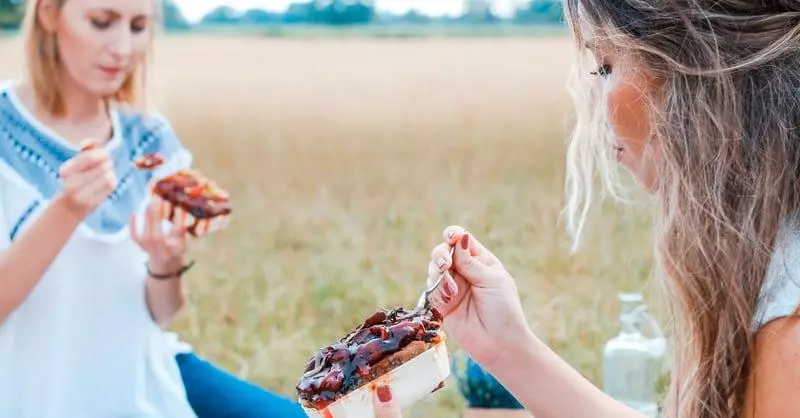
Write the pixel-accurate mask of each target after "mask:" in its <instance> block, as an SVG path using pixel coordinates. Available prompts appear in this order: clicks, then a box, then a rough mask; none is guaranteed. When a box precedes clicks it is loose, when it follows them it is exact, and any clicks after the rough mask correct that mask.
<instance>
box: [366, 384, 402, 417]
mask: <svg viewBox="0 0 800 418" xmlns="http://www.w3.org/2000/svg"><path fill="white" fill-rule="evenodd" d="M372 396H373V405H375V418H403V414H402V413H401V411H400V407H399V406H397V404H396V403H395V402H394V399H392V391H391V390H390V389H389V386H386V385H384V386H378V387H377V388H375V392H373V395H372Z"/></svg>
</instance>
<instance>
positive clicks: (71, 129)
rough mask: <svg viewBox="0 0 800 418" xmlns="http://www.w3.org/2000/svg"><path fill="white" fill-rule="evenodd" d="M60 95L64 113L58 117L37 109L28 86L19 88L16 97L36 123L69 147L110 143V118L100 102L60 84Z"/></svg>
mask: <svg viewBox="0 0 800 418" xmlns="http://www.w3.org/2000/svg"><path fill="white" fill-rule="evenodd" d="M62 93H63V100H64V105H65V106H64V109H65V112H64V114H63V115H60V116H55V115H53V114H51V113H49V112H47V111H45V110H43V109H42V107H41V106H39V105H38V102H37V98H36V94H35V93H34V90H33V86H31V85H30V84H28V83H23V84H22V85H20V86H19V88H18V91H17V96H18V97H19V99H20V101H22V103H23V104H24V105H25V107H27V108H28V109H29V111H30V112H31V113H32V114H33V115H34V116H35V117H36V118H37V119H39V120H40V121H41V122H42V123H44V124H45V125H48V126H49V127H50V128H51V129H53V130H54V131H55V132H58V133H59V134H60V135H61V136H63V137H64V139H66V140H68V141H69V142H70V143H73V144H75V145H77V144H78V143H80V142H81V141H83V140H84V139H86V138H92V139H94V140H96V141H99V142H101V143H102V142H105V141H107V140H108V139H110V137H111V134H112V124H111V118H110V116H109V114H108V109H107V108H106V104H105V102H104V101H103V100H101V99H100V98H98V97H97V96H95V95H93V94H91V93H89V92H87V91H86V90H85V89H82V88H80V87H78V86H77V85H75V84H74V83H70V82H66V83H64V85H63V86H62Z"/></svg>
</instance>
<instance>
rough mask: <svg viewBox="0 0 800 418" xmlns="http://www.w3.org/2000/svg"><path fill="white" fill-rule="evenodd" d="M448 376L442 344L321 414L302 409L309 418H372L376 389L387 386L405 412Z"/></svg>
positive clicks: (335, 403) (445, 346)
mask: <svg viewBox="0 0 800 418" xmlns="http://www.w3.org/2000/svg"><path fill="white" fill-rule="evenodd" d="M448 376H450V360H449V358H448V355H447V345H446V344H445V341H444V340H443V341H441V342H440V343H439V344H437V345H435V346H434V347H432V348H430V349H428V350H427V351H425V352H423V353H422V354H420V355H418V356H416V357H414V358H413V359H411V360H409V361H407V362H406V363H404V364H403V365H401V366H400V367H397V368H396V369H394V370H392V371H390V372H389V373H386V374H385V375H383V376H381V377H379V378H377V379H375V380H373V381H371V382H369V383H367V384H366V385H363V386H361V387H360V388H358V389H356V390H354V391H353V392H350V393H349V394H347V395H346V396H344V397H342V398H340V399H339V400H337V401H336V402H334V403H332V404H330V405H328V407H327V408H325V409H324V410H322V411H317V410H315V409H309V408H306V407H303V409H304V410H305V412H306V414H307V415H308V416H309V417H311V418H375V410H374V405H373V400H374V395H373V392H374V391H375V388H376V387H377V386H379V385H383V384H388V386H389V387H390V389H391V391H392V400H393V401H394V402H395V403H397V404H398V405H399V406H400V408H405V407H407V406H410V405H412V404H414V403H415V402H417V401H419V400H421V399H422V398H424V397H426V396H428V395H429V394H431V393H432V392H433V391H434V390H435V389H436V388H437V387H439V385H441V384H442V382H444V381H445V379H447V377H448Z"/></svg>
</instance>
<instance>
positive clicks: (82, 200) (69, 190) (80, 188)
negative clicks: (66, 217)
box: [58, 140, 117, 219]
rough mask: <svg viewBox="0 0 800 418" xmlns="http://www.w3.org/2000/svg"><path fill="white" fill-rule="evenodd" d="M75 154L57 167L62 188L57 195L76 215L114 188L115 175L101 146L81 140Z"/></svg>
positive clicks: (93, 206) (85, 212)
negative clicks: (77, 152)
mask: <svg viewBox="0 0 800 418" xmlns="http://www.w3.org/2000/svg"><path fill="white" fill-rule="evenodd" d="M81 148H82V149H83V151H81V152H80V153H79V154H78V155H76V156H75V157H73V158H72V159H70V160H69V161H67V162H65V163H64V164H63V165H62V166H61V168H60V169H59V175H60V176H61V181H62V182H63V189H62V192H61V195H60V196H59V197H58V199H60V200H61V202H63V203H65V204H66V205H65V206H66V208H67V209H68V210H69V211H70V212H71V213H72V214H74V215H76V216H77V217H79V218H80V219H83V218H85V217H86V216H88V215H89V214H90V213H92V211H94V210H95V209H96V208H97V207H98V206H100V204H101V203H103V201H104V200H105V199H106V198H107V197H108V196H109V195H110V194H111V193H112V192H113V191H114V190H115V189H116V187H117V175H116V173H115V172H114V165H113V163H112V161H111V156H110V155H109V154H108V151H107V150H105V149H104V148H99V147H97V146H96V145H94V142H93V141H90V140H87V141H84V143H83V144H82V146H81Z"/></svg>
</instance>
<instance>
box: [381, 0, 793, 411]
mask: <svg viewBox="0 0 800 418" xmlns="http://www.w3.org/2000/svg"><path fill="white" fill-rule="evenodd" d="M565 11H566V16H567V19H568V23H569V27H570V28H571V31H572V34H573V37H574V40H575V43H576V45H577V46H578V47H579V48H581V49H584V50H585V52H586V53H585V54H580V55H579V56H580V57H581V59H580V60H579V65H577V66H576V68H578V69H580V71H579V72H577V73H576V75H577V77H576V78H575V79H574V80H572V82H571V84H570V87H571V91H572V92H573V93H574V97H575V99H576V100H575V103H576V106H577V116H578V119H577V125H576V127H575V130H574V136H573V138H572V141H571V143H570V146H569V148H568V152H567V170H568V173H567V174H568V181H567V186H568V187H567V191H568V200H567V203H568V204H567V209H568V211H567V212H568V214H569V215H570V221H571V222H570V226H571V227H572V230H573V231H574V232H575V233H576V236H579V234H580V232H581V230H582V229H583V227H584V218H585V216H586V213H587V212H586V209H587V208H588V207H589V206H588V205H589V203H590V202H591V198H592V197H593V196H596V195H599V194H600V193H598V192H597V191H596V190H594V189H593V187H592V185H593V180H594V178H595V176H596V175H597V174H598V173H599V177H600V178H601V179H602V180H603V184H604V185H605V186H606V187H607V188H608V190H611V192H613V193H614V194H616V195H618V193H617V192H619V191H621V190H622V189H621V188H620V187H619V185H620V184H621V183H620V182H619V180H618V177H617V175H616V173H615V172H614V171H613V168H614V163H615V162H619V163H620V164H621V165H622V166H624V167H625V168H627V169H628V170H630V172H631V173H632V174H633V176H634V177H635V178H636V179H637V181H638V183H639V184H640V185H641V186H642V187H643V188H644V189H646V190H648V191H649V192H651V193H653V194H654V195H655V196H656V197H657V198H658V200H659V202H660V207H659V212H658V217H657V229H656V232H657V234H656V237H657V242H656V245H655V250H656V254H657V260H658V266H659V270H660V271H661V272H663V275H662V276H663V282H664V287H665V289H666V294H667V296H668V300H669V302H670V303H669V306H670V308H671V312H672V322H673V323H674V341H675V345H676V346H675V352H676V356H675V366H674V370H673V373H672V380H671V386H670V388H669V391H668V396H667V399H666V401H665V403H664V405H663V415H664V416H665V417H669V418H732V417H743V418H753V417H769V418H782V417H796V416H798V414H799V412H798V411H800V398H798V396H797V394H798V393H800V361H799V360H798V359H800V356H798V355H799V354H800V319H798V315H797V307H798V304H800V258H799V257H800V223H798V220H800V219H798V216H799V215H800V105H798V100H797V97H798V92H800V2H798V1H797V0H714V1H704V0H617V1H609V0H565ZM587 64H588V65H587ZM444 241H445V242H443V243H442V244H441V245H439V246H437V247H436V248H435V249H434V251H433V254H432V261H431V263H430V273H431V277H432V278H436V277H437V276H438V274H439V272H440V271H450V272H451V273H452V277H451V278H450V279H448V280H447V281H446V282H445V284H444V286H443V287H442V288H441V291H440V292H439V299H440V301H441V302H440V304H441V305H440V306H441V307H442V309H443V312H444V313H445V326H446V329H447V330H448V331H449V333H450V335H452V336H453V337H454V338H455V339H456V340H458V342H459V343H460V346H461V347H462V348H463V349H464V350H465V351H466V352H467V353H468V354H469V355H470V356H471V357H472V358H474V359H475V360H476V361H477V362H479V363H480V364H481V365H482V366H484V367H485V368H486V370H487V371H488V372H489V373H491V374H492V375H493V376H495V377H496V378H497V379H498V380H499V381H500V382H501V383H503V385H504V386H505V387H507V388H508V389H509V390H510V391H511V392H512V393H513V394H514V395H515V396H516V397H517V398H518V399H519V401H520V402H521V403H522V404H524V405H525V406H526V408H527V409H528V410H529V411H530V412H531V413H532V414H533V416H535V417H537V418H546V417H576V418H577V417H587V418H589V417H591V418H602V417H609V418H610V417H614V418H625V417H636V416H640V415H638V414H637V413H636V412H634V411H633V410H631V409H629V408H628V407H626V406H625V405H623V404H622V403H620V402H617V401H616V400H613V399H611V398H610V397H608V396H606V395H605V394H604V393H602V392H601V391H600V390H598V389H597V388H595V387H594V386H593V385H591V384H590V382H588V381H587V380H585V379H584V378H583V377H582V376H581V375H580V374H578V373H577V372H576V371H575V370H574V369H572V368H571V367H569V366H568V365H567V364H566V363H565V362H564V361H563V360H562V359H560V358H559V357H558V356H557V355H556V354H555V353H553V352H552V351H551V350H550V349H549V348H548V347H546V346H545V345H544V343H543V342H542V341H541V340H539V339H538V338H537V337H536V336H535V335H534V334H533V332H532V331H531V330H530V329H529V328H528V326H527V324H526V322H525V319H524V315H523V310H522V307H521V305H520V303H519V299H518V295H517V290H516V287H515V284H514V279H513V278H512V277H511V274H510V273H509V272H508V271H507V270H506V269H505V268H504V267H503V264H502V262H501V261H500V260H498V259H497V257H495V256H494V255H493V254H492V253H491V252H490V251H489V250H488V249H487V248H485V247H484V246H483V245H482V244H481V243H480V241H479V240H478V239H477V238H476V237H475V236H473V235H471V234H470V233H468V232H467V231H466V230H465V229H464V228H462V227H449V228H447V229H446V231H445V233H444ZM452 246H455V247H456V250H455V255H454V256H453V258H452V259H451V258H450V256H449V252H448V251H449V248H450V247H452ZM387 400H388V402H383V401H387ZM376 405H377V408H378V409H379V411H380V412H379V413H380V414H381V416H383V417H395V416H399V412H398V411H397V409H396V407H393V406H392V403H391V392H390V391H389V390H387V388H379V390H377V391H376Z"/></svg>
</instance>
